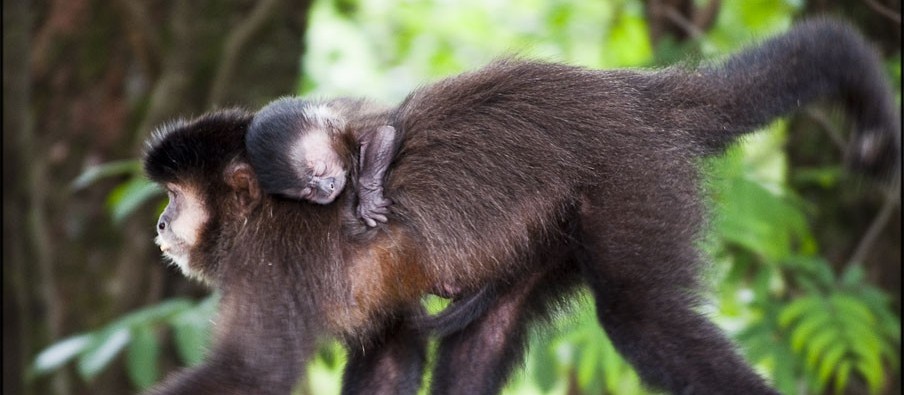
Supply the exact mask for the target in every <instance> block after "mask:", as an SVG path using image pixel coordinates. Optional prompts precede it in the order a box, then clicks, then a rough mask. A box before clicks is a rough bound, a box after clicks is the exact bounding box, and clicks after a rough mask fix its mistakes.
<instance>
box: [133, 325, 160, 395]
mask: <svg viewBox="0 0 904 395" xmlns="http://www.w3.org/2000/svg"><path fill="white" fill-rule="evenodd" d="M159 351H160V347H159V345H158V344H157V337H156V336H154V331H153V329H152V328H151V327H150V326H137V327H135V328H134V329H133V330H132V342H131V343H130V344H129V350H128V354H127V359H126V368H127V371H128V373H129V378H130V379H131V380H132V383H133V384H135V386H136V387H138V389H140V390H144V389H147V388H149V387H150V386H151V385H153V384H154V383H155V382H156V381H157V379H158V378H159V376H160V373H159V371H158V369H157V358H158V355H159Z"/></svg>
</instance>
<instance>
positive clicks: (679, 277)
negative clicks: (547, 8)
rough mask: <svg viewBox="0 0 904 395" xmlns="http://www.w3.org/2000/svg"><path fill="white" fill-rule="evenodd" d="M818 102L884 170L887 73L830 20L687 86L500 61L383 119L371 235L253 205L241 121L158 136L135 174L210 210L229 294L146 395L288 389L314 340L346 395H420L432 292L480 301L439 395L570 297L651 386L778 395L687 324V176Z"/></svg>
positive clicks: (494, 388) (690, 213)
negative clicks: (394, 144)
mask: <svg viewBox="0 0 904 395" xmlns="http://www.w3.org/2000/svg"><path fill="white" fill-rule="evenodd" d="M815 99H840V100H843V101H844V103H845V104H846V108H847V110H848V113H849V114H850V115H851V116H852V118H853V119H854V121H855V122H856V124H857V131H858V132H857V134H855V135H854V140H853V143H852V147H853V148H852V151H851V161H852V163H853V164H855V165H856V166H857V167H859V168H863V169H866V170H869V171H871V172H880V171H884V170H886V169H888V168H890V167H891V168H894V167H895V166H896V164H897V163H898V162H899V153H898V141H900V137H899V125H900V121H899V114H898V113H897V109H896V108H895V107H894V104H893V101H892V99H891V95H890V94H889V90H888V86H887V83H886V81H885V80H884V79H883V77H882V70H881V68H880V66H879V63H878V61H877V59H876V57H875V55H874V54H873V53H872V52H871V51H870V50H869V49H868V46H867V44H866V43H865V42H863V40H862V39H861V38H860V37H859V36H858V35H857V34H856V33H854V32H853V31H851V30H850V29H849V28H847V27H845V26H843V25H839V24H836V23H832V22H827V21H811V22H808V23H803V24H801V25H799V26H797V27H796V28H794V29H793V30H792V31H791V32H789V33H788V34H786V35H783V36H780V37H777V38H775V39H772V40H770V41H767V42H765V43H764V44H762V45H760V46H759V47H756V48H753V49H751V50H749V51H746V52H742V53H741V54H739V55H736V56H734V57H732V58H730V59H728V60H727V61H726V62H725V63H723V64H722V65H719V66H713V67H703V68H700V69H697V70H688V69H684V68H680V67H676V68H670V69H665V70H662V71H655V72H652V71H651V72H644V71H595V70H586V69H581V68H577V67H571V66H565V65H558V64H549V63H541V62H533V61H522V60H503V61H499V62H496V63H493V64H491V65H489V66H487V67H485V68H483V69H481V70H478V71H475V72H472V73H467V74H464V75H461V76H458V77H453V78H450V79H447V80H443V81H440V82H438V83H436V84H434V85H430V86H427V87H425V88H422V89H419V90H417V91H415V92H413V93H412V94H411V95H410V96H409V97H408V99H406V100H405V101H404V102H403V103H402V104H401V105H400V106H399V107H398V108H397V110H396V111H394V112H393V113H392V114H391V116H390V119H389V124H390V125H392V126H393V127H395V128H396V130H398V131H399V132H400V133H402V139H403V140H402V143H401V149H400V151H399V152H398V155H397V157H396V160H395V162H394V163H393V164H392V166H391V168H390V171H389V173H388V174H387V177H386V189H385V190H386V194H387V196H388V197H389V198H391V199H392V200H393V201H394V204H393V206H392V210H393V213H392V215H391V216H390V220H389V222H388V223H387V224H385V225H379V226H377V227H376V228H368V227H366V226H365V225H364V224H362V223H360V222H358V221H356V220H355V218H354V204H355V202H354V196H353V195H354V194H353V193H346V192H344V193H343V194H342V195H340V196H339V197H338V199H337V201H336V203H335V204H331V205H316V204H309V203H306V202H300V201H294V200H287V199H282V198H278V197H273V196H268V195H262V194H260V191H259V190H258V187H257V185H256V180H255V176H254V173H253V170H252V169H251V168H250V166H248V165H247V163H248V157H247V153H246V151H245V148H244V146H243V144H242V139H243V137H244V133H245V131H246V128H247V125H248V122H249V121H250V115H249V114H246V113H241V112H225V113H217V114H213V115H209V116H206V117H202V118H200V119H198V120H195V121H191V122H185V123H180V124H175V125H171V126H170V127H168V128H167V129H166V131H165V132H163V133H161V134H160V135H159V136H158V137H157V138H156V139H154V140H153V141H152V142H151V143H150V146H149V149H148V152H147V156H146V159H145V167H146V169H147V171H148V174H149V175H150V177H151V178H152V179H153V180H155V181H157V182H160V183H161V184H164V185H181V186H184V187H186V188H188V189H197V190H198V191H197V192H198V194H200V195H201V196H203V198H204V205H205V207H206V210H207V211H208V213H207V214H208V217H209V220H207V221H206V222H205V223H203V224H200V225H199V226H201V231H200V237H199V243H198V244H196V245H195V247H194V248H193V250H192V254H191V257H190V260H189V268H190V269H191V270H193V271H194V272H197V273H201V275H202V276H204V277H205V278H207V279H208V280H209V281H210V282H211V283H212V284H213V285H214V286H215V287H218V288H219V289H220V290H221V292H222V293H223V298H222V301H221V308H220V317H219V318H218V319H217V325H216V326H215V328H216V330H217V336H216V340H215V346H214V348H213V350H212V352H211V355H210V356H209V357H208V359H207V361H206V362H205V364H204V365H202V366H201V367H199V368H196V369H194V370H191V371H188V372H187V373H183V374H181V375H179V376H177V377H175V378H173V379H170V380H169V381H168V382H167V383H166V384H164V385H163V386H162V387H160V389H159V390H158V393H161V394H170V393H186V394H187V393H258V394H269V393H273V394H286V393H288V391H289V388H290V387H291V386H292V385H293V384H295V383H296V381H297V379H298V377H299V375H300V374H301V372H302V366H303V363H304V362H305V361H306V360H307V358H308V357H309V356H310V351H311V347H312V346H313V345H314V344H315V342H316V340H317V339H319V338H321V337H322V336H338V337H341V338H343V339H345V341H346V343H347V344H348V346H349V350H350V362H349V366H348V368H347V370H346V374H345V378H344V384H345V388H344V392H345V393H386V394H395V393H415V392H416V390H417V388H418V387H419V386H420V383H421V382H420V380H421V373H422V369H423V359H424V353H423V340H422V337H421V336H419V335H418V334H417V333H416V332H415V331H413V330H412V329H411V325H410V323H411V321H412V320H417V319H419V317H420V315H421V314H422V313H421V309H420V308H419V301H420V298H421V296H423V295H424V294H426V293H429V292H431V291H432V290H433V289H435V287H436V286H437V285H438V284H439V285H443V284H450V285H453V286H455V287H460V288H461V289H462V290H464V292H465V293H468V294H471V293H476V294H478V295H482V296H479V297H476V299H471V300H470V302H475V303H476V304H477V305H479V307H478V308H476V309H475V310H473V311H476V312H477V313H475V314H474V315H473V316H468V315H467V314H464V315H463V316H466V317H467V318H466V319H465V321H464V322H460V323H458V324H459V325H460V326H461V329H460V330H458V331H453V333H451V334H448V336H446V337H444V339H443V340H442V342H441V346H440V351H439V356H438V361H437V367H436V371H435V372H434V375H433V384H432V389H433V392H434V393H460V394H485V393H496V392H498V391H499V389H500V388H501V386H502V385H504V383H505V381H506V378H507V377H508V375H509V373H510V372H511V370H512V369H513V367H514V366H517V364H518V363H519V362H520V360H521V357H522V352H523V351H522V350H523V348H524V343H525V340H526V331H527V326H528V325H529V324H530V323H532V322H536V321H538V320H543V319H545V318H546V317H548V312H549V311H550V310H551V309H554V308H555V307H556V306H557V305H558V303H559V302H560V301H562V300H564V298H565V297H567V296H568V294H569V292H570V291H571V290H573V289H574V288H575V287H576V286H578V285H580V284H586V285H588V286H589V287H590V288H591V290H592V292H593V295H594V297H595V300H596V306H597V311H598V314H599V319H600V321H601V323H602V325H603V327H604V328H605V329H606V332H607V333H608V335H609V336H610V338H611V339H612V341H613V343H614V344H615V345H616V347H617V349H618V350H619V352H621V353H622V355H624V356H625V358H626V359H627V360H628V361H630V362H631V363H632V364H633V365H634V366H635V367H636V368H637V370H638V372H639V373H640V375H641V377H642V378H643V379H644V381H645V382H646V383H648V384H650V385H654V386H656V387H661V388H663V389H665V390H667V391H669V392H672V393H677V394H723V393H724V394H746V393H749V394H768V393H775V391H774V390H772V389H770V388H769V387H768V386H767V385H766V384H765V383H764V382H763V380H762V379H761V378H760V377H759V376H758V375H757V374H756V373H754V372H753V371H752V370H751V369H750V368H749V366H748V365H747V364H746V363H745V362H744V361H743V360H742V359H741V358H740V357H739V356H738V355H737V353H736V352H735V351H734V349H733V347H732V345H731V344H730V343H729V341H728V340H727V339H726V338H725V336H724V335H723V334H721V333H720V331H719V330H718V328H716V327H715V326H714V325H713V324H711V323H710V322H709V321H708V320H706V319H705V318H704V317H703V316H701V315H700V314H698V313H696V312H695V311H694V308H695V306H697V303H698V300H697V294H696V290H697V289H698V278H697V274H698V269H699V266H700V264H701V258H700V256H699V253H698V252H697V251H696V250H695V249H694V243H695V241H696V240H697V238H698V236H699V231H700V226H701V222H702V220H701V218H702V211H703V207H701V203H700V198H699V193H700V190H699V186H698V182H697V179H698V175H697V169H696V166H695V161H696V159H697V158H698V157H700V156H701V155H708V154H716V153H719V152H721V150H722V149H723V148H724V147H725V146H727V145H728V144H730V143H731V142H732V141H734V140H735V138H736V137H737V136H739V135H741V134H743V133H746V132H749V131H752V130H754V129H755V128H757V127H760V126H762V125H764V124H765V123H767V122H769V121H770V120H772V119H774V118H775V117H777V116H780V115H782V114H785V113H787V112H789V111H792V110H794V109H796V108H798V107H799V106H801V105H804V104H806V103H809V102H811V101H813V100H815ZM349 152H353V151H352V150H350V151H349ZM355 159H356V158H354V155H353V154H352V155H350V156H349V157H348V158H347V160H348V161H349V162H348V168H349V169H352V173H354V171H355V169H354V165H353V164H354V163H356V161H355ZM892 172H894V170H892ZM355 179H356V177H355V175H354V174H350V175H349V180H350V182H354V180H355ZM460 308H461V305H458V306H456V305H455V304H453V306H452V309H453V310H454V309H460Z"/></svg>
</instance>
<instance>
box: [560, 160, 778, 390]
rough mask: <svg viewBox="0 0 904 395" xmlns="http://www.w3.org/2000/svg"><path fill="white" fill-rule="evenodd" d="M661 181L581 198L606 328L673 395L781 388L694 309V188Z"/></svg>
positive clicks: (587, 254) (584, 257)
mask: <svg viewBox="0 0 904 395" xmlns="http://www.w3.org/2000/svg"><path fill="white" fill-rule="evenodd" d="M662 174H669V173H662ZM685 180H687V179H686V178H685ZM657 181H660V180H653V181H650V180H646V181H640V182H641V184H642V185H639V186H638V187H637V188H616V189H618V190H616V191H605V192H599V193H595V194H593V195H592V197H587V198H586V199H585V201H584V202H583V204H582V207H581V219H580V221H581V223H580V229H581V233H582V234H581V242H582V247H581V251H579V252H578V259H579V260H580V261H581V265H582V269H583V273H584V276H585V278H586V280H587V283H588V285H589V286H590V288H591V290H592V292H593V295H594V298H595V301H596V308H597V315H598V318H599V320H600V322H601V323H602V326H603V328H604V329H605V330H606V333H607V334H608V336H609V338H610V339H611V340H612V343H613V344H614V345H615V348H616V349H617V350H618V351H619V353H621V354H622V355H623V356H624V357H625V359H626V360H627V361H628V362H630V363H631V364H632V365H633V366H634V367H635V369H636V370H637V372H638V374H639V375H640V377H641V379H643V380H644V382H645V383H647V384H649V385H652V386H655V387H657V388H661V389H665V390H667V391H669V392H670V393H673V394H682V395H686V394H706V395H713V394H732V395H737V394H778V393H777V392H776V391H774V390H772V389H770V388H769V387H768V386H767V385H766V384H765V382H764V380H763V379H762V378H761V377H759V375H757V374H756V373H755V372H754V371H753V370H752V369H751V368H750V367H749V366H748V365H747V364H746V363H745V362H744V360H743V359H742V358H741V357H740V356H739V355H738V353H737V352H736V350H735V348H734V346H733V345H732V344H731V342H730V341H729V340H728V339H727V338H726V337H725V335H724V334H723V333H722V332H721V331H720V329H719V328H718V327H716V326H715V325H714V324H713V323H711V322H710V321H709V320H707V319H706V318H705V317H704V316H703V315H701V314H700V313H698V312H697V311H695V307H697V305H698V297H697V295H696V294H695V290H696V289H697V285H698V284H697V283H698V280H697V273H696V272H697V269H698V266H699V264H698V263H699V262H700V257H699V255H698V252H697V251H696V250H695V248H694V237H695V236H694V234H695V230H694V229H693V228H694V227H695V225H694V224H696V223H699V218H698V216H699V205H700V203H699V199H697V197H696V192H697V191H696V190H695V187H694V186H681V187H680V188H678V189H672V190H669V189H668V188H670V187H674V186H675V185H674V184H672V185H669V182H668V181H667V180H661V181H663V182H662V183H658V182H657ZM647 188H648V189H647ZM588 196H591V195H590V194H588Z"/></svg>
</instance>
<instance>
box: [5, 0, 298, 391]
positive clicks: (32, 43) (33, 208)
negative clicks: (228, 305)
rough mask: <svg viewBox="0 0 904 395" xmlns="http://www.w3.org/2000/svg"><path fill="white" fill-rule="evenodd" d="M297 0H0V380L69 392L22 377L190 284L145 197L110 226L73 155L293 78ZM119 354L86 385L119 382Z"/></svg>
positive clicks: (102, 201)
mask: <svg viewBox="0 0 904 395" xmlns="http://www.w3.org/2000/svg"><path fill="white" fill-rule="evenodd" d="M310 3H311V2H310V1H291V0H262V1H252V0H239V1H230V2H222V1H214V0H203V1H176V0H168V1H167V0H161V1H154V2H147V1H141V0H115V1H100V0H51V1H37V2H29V1H26V0H5V1H4V6H3V8H4V17H3V20H4V33H3V52H4V57H3V59H4V60H3V63H4V68H3V85H4V88H3V89H4V111H3V112H4V117H3V143H4V144H3V180H4V182H3V184H4V188H3V211H4V215H3V229H4V232H3V233H4V238H3V262H4V266H3V272H4V276H3V281H4V284H3V285H4V286H3V307H4V309H3V311H4V332H3V346H4V355H3V358H4V359H3V362H4V364H3V378H4V380H3V392H4V393H10V394H81V393H88V389H87V387H86V385H85V384H84V383H83V382H82V380H81V379H78V378H77V377H75V375H73V374H72V372H67V371H63V372H61V373H59V374H55V375H53V376H52V377H49V378H41V379H38V380H36V381H35V382H30V383H26V382H24V381H23V377H25V374H24V373H25V370H26V368H27V366H29V364H30V363H31V360H32V359H33V358H34V356H35V353H36V352H37V351H39V350H40V349H41V348H43V347H45V346H47V345H48V344H50V343H51V342H53V341H55V340H59V339H60V338H61V337H65V336H68V335H71V334H74V333H75V332H76V331H81V330H86V329H89V328H96V327H99V326H100V325H102V324H105V323H107V322H109V321H110V320H112V319H113V318H115V317H117V316H120V315H122V314H123V313H124V312H126V311H129V310H131V309H134V308H136V307H139V306H144V305H147V304H150V303H154V302H155V301H157V300H160V299H162V298H164V297H170V296H173V295H186V294H189V295H200V294H202V293H206V291H204V290H202V289H200V288H199V287H198V286H196V285H193V284H191V283H188V282H187V281H185V280H184V279H183V278H182V276H181V274H179V273H177V272H175V271H174V270H173V269H171V268H167V267H166V266H165V265H164V264H163V263H162V260H161V258H160V253H159V252H158V251H157V250H156V249H155V248H153V246H152V243H151V240H152V239H153V236H154V234H153V232H154V227H153V224H154V212H153V211H154V207H155V206H156V204H157V203H159V202H160V200H156V201H155V202H154V203H155V205H148V207H146V208H143V209H141V210H139V211H140V214H138V215H135V216H133V217H130V218H128V219H126V220H125V221H124V223H123V224H121V225H114V224H113V222H112V220H111V217H110V215H109V213H108V210H107V208H106V200H107V196H108V194H109V193H110V192H111V190H112V188H113V187H114V186H116V185H117V184H118V183H119V182H121V181H122V180H107V181H103V182H100V183H98V184H95V185H92V186H91V187H89V188H86V189H84V190H79V191H75V190H73V188H72V187H71V183H72V181H73V179H75V178H76V177H77V176H78V175H79V174H80V173H81V172H83V171H84V170H85V169H86V168H87V167H88V166H90V165H94V164H99V163H104V162H109V161H113V160H121V159H132V158H137V157H139V156H140V153H141V148H142V144H143V141H144V140H145V138H146V137H147V136H148V135H149V133H150V132H151V131H152V129H153V128H154V127H156V126H157V125H159V124H160V123H162V122H164V121H166V120H169V119H172V118H175V117H180V116H192V115H197V114H200V113H201V112H203V111H206V110H209V109H211V108H214V107H222V106H233V105H237V106H244V107H246V108H249V109H256V108H258V107H259V106H261V105H262V104H264V103H266V102H267V101H269V100H271V99H273V98H275V97H278V96H282V95H287V94H293V93H295V92H296V87H297V86H298V80H299V78H300V70H301V66H300V62H301V59H302V56H301V55H302V54H303V52H304V48H303V46H304V44H303V43H304V34H305V31H306V26H307V18H308V13H309V9H310V5H311V4H310ZM125 377H126V375H125V373H124V370H123V369H122V367H121V366H114V367H113V368H112V369H107V370H106V371H105V373H104V374H102V375H101V376H100V377H97V378H96V379H95V380H94V382H93V383H92V385H91V388H92V390H91V393H94V394H107V393H109V394H122V393H132V392H135V390H134V389H133V388H131V385H130V384H129V383H128V382H127V380H126V379H125Z"/></svg>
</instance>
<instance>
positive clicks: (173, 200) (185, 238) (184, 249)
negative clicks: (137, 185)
mask: <svg viewBox="0 0 904 395" xmlns="http://www.w3.org/2000/svg"><path fill="white" fill-rule="evenodd" d="M165 187H166V191H167V195H168V196H169V203H168V204H167V205H166V209H164V210H163V214H160V219H159V220H158V221H157V238H156V239H155V240H154V241H155V242H156V243H157V245H159V246H160V250H161V251H163V255H164V256H166V257H167V258H168V259H169V260H170V261H172V263H174V264H175V265H176V266H178V267H179V269H181V270H182V273H183V274H185V275H186V276H189V277H190V276H192V274H194V273H193V270H192V268H191V266H190V262H189V256H190V253H191V251H192V250H193V249H194V247H195V246H196V245H197V242H198V239H199V238H200V234H201V230H202V229H203V228H204V225H205V224H206V223H207V220H208V218H209V214H208V212H207V210H206V208H205V207H204V203H203V201H202V200H201V199H200V196H198V194H197V193H194V192H193V191H192V190H191V189H189V188H185V187H183V186H181V185H177V184H167V185H166V186H165Z"/></svg>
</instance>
